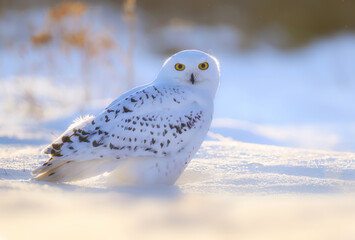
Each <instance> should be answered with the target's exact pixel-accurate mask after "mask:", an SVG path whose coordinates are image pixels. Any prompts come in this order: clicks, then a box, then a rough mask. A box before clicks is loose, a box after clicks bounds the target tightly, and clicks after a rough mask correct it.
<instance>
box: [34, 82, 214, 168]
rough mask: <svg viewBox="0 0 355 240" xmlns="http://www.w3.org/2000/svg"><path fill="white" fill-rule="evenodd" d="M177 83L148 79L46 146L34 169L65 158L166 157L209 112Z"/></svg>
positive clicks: (176, 149)
mask: <svg viewBox="0 0 355 240" xmlns="http://www.w3.org/2000/svg"><path fill="white" fill-rule="evenodd" d="M187 91H188V90H187V89H182V88H179V87H173V86H171V87H169V86H159V85H148V86H146V87H144V88H140V89H138V90H135V91H131V92H130V94H126V95H125V96H124V98H122V97H120V98H119V99H117V100H115V101H114V102H113V103H112V104H110V105H109V107H107V108H106V109H105V111H103V112H102V113H101V114H99V115H98V116H97V117H91V118H87V119H85V120H84V121H82V122H80V123H79V124H76V125H73V126H71V127H70V128H69V129H68V130H67V131H66V132H65V133H64V134H63V135H62V136H60V137H59V138H58V139H57V140H55V141H54V142H53V143H52V144H51V145H49V146H48V147H47V148H45V149H44V151H43V152H44V153H45V154H50V155H51V158H50V159H49V160H48V161H47V162H46V163H44V165H43V166H42V167H39V168H38V169H36V170H34V171H33V173H34V174H39V173H43V172H48V169H53V168H57V167H59V166H61V165H63V163H66V162H68V163H72V162H73V161H74V162H83V161H90V160H94V159H102V160H107V159H111V160H112V159H117V160H118V159H124V158H129V157H141V156H156V157H164V156H166V155H169V154H174V153H176V152H178V151H181V150H182V149H183V148H184V145H185V143H184V141H185V140H186V139H191V138H192V137H193V136H194V134H196V133H197V131H198V130H199V129H200V128H201V127H202V125H203V123H204V122H205V120H206V119H207V118H210V116H204V112H203V109H202V107H201V106H200V105H198V104H197V103H196V102H194V100H193V98H192V97H191V93H189V92H187Z"/></svg>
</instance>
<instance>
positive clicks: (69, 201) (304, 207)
mask: <svg viewBox="0 0 355 240" xmlns="http://www.w3.org/2000/svg"><path fill="white" fill-rule="evenodd" d="M210 138H214V139H219V140H213V141H206V142H204V143H203V145H202V147H201V149H200V150H199V152H198V154H197V156H196V157H195V158H194V159H193V160H192V162H191V163H190V165H189V166H188V168H187V169H186V170H185V172H184V173H183V175H182V176H181V178H180V179H179V180H178V182H177V184H176V186H156V187H148V188H147V187H144V188H143V187H134V186H120V187H110V186H107V185H106V184H105V183H104V182H103V181H102V177H101V178H100V177H96V178H92V179H88V180H84V181H80V182H77V183H72V184H53V183H38V182H33V181H31V180H29V179H30V177H31V174H30V171H31V170H33V169H34V168H35V167H36V166H37V165H38V164H40V163H42V162H43V161H44V160H45V158H44V157H43V156H42V155H40V154H39V153H40V150H41V149H42V147H44V146H43V145H16V144H11V145H1V146H0V196H2V197H1V198H0V213H1V214H0V237H2V238H3V239H28V238H30V239H32V238H34V237H36V238H38V239H45V238H46V239H47V238H48V237H49V236H50V238H51V239H63V238H73V237H77V238H87V239H97V238H104V239H117V238H120V239H122V238H123V239H125V238H130V239H131V238H144V239H153V238H159V239H166V238H169V239H178V238H180V239H181V238H188V239H192V238H194V237H199V238H204V239H221V238H224V239H236V238H238V239H275V238H276V239H282V238H287V239H301V238H307V239H353V238H352V237H353V236H354V233H355V232H354V228H353V224H354V221H355V204H354V202H355V201H354V200H355V196H354V194H353V193H354V190H355V185H354V183H355V177H354V176H355V153H347V152H331V151H322V150H309V149H296V148H286V147H277V146H268V145H260V144H250V143H242V142H237V141H234V140H231V139H228V138H224V137H222V136H219V135H218V134H213V133H210Z"/></svg>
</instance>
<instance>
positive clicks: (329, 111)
mask: <svg viewBox="0 0 355 240" xmlns="http://www.w3.org/2000/svg"><path fill="white" fill-rule="evenodd" d="M354 12H355V1H349V0H348V1H347V0H299V1H291V0H238V1H234V0H219V1H217V0H195V1H188V0H180V1H163V0H152V1H135V0H125V1H109V0H104V1H78V2H71V1H65V2H64V1H54V0H53V1H50V0H47V1H44V0H32V1H13V0H12V1H10V0H0V143H6V144H11V143H21V144H45V143H48V142H49V141H50V140H52V139H53V138H54V137H56V136H58V135H59V134H60V133H61V132H62V131H64V130H65V128H66V127H67V126H68V125H69V124H70V122H71V121H72V120H73V119H75V118H76V117H77V116H79V115H82V114H97V113H98V112H99V111H101V110H102V109H103V108H104V107H105V106H107V105H108V104H109V103H110V102H111V101H112V100H113V99H115V98H116V97H118V96H119V95H120V94H122V93H123V92H125V91H127V90H129V89H130V88H132V87H134V86H136V85H141V84H145V83H147V82H150V81H152V80H154V78H155V76H156V75H157V73H158V71H159V69H160V67H161V65H162V63H163V62H164V60H165V59H166V58H167V57H169V55H171V54H173V53H175V52H177V51H180V50H184V49H192V48H193V49H200V50H203V51H206V52H208V53H210V54H212V55H215V56H216V57H217V58H218V59H219V60H220V64H221V84H220V89H219V92H218V94H217V97H216V100H215V117H214V121H213V123H212V128H211V132H212V133H211V134H210V135H209V137H208V138H209V139H213V138H217V139H220V138H232V139H235V140H238V141H244V142H251V143H261V144H272V145H280V146H291V147H303V148H316V149H325V150H336V151H352V152H354V151H355V144H354V139H355V111H354V110H355V109H354V104H355V94H354V93H355V17H354ZM49 133H50V134H49Z"/></svg>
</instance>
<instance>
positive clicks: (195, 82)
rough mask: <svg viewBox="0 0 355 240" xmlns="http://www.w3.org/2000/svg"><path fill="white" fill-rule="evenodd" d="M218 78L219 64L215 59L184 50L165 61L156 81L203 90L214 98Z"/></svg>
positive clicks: (198, 52) (207, 55)
mask: <svg viewBox="0 0 355 240" xmlns="http://www.w3.org/2000/svg"><path fill="white" fill-rule="evenodd" d="M219 76H220V70H219V62H218V60H217V59H216V58H215V57H213V56H211V55H209V54H207V53H204V52H202V51H198V50H185V51H181V52H178V53H176V54H174V55H173V56H171V57H170V58H168V59H167V60H166V61H165V63H164V65H163V67H162V69H161V70H160V73H159V75H158V78H157V80H159V81H164V82H167V81H172V82H173V83H176V84H181V85H185V86H191V87H192V88H199V89H203V90H206V91H208V92H209V93H210V94H212V96H213V97H214V96H215V94H216V91H217V88H218V85H219Z"/></svg>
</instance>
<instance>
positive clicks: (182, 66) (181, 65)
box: [175, 63, 185, 71]
mask: <svg viewBox="0 0 355 240" xmlns="http://www.w3.org/2000/svg"><path fill="white" fill-rule="evenodd" d="M175 69H176V70H178V71H182V70H184V69H185V65H184V64H182V63H177V64H175Z"/></svg>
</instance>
